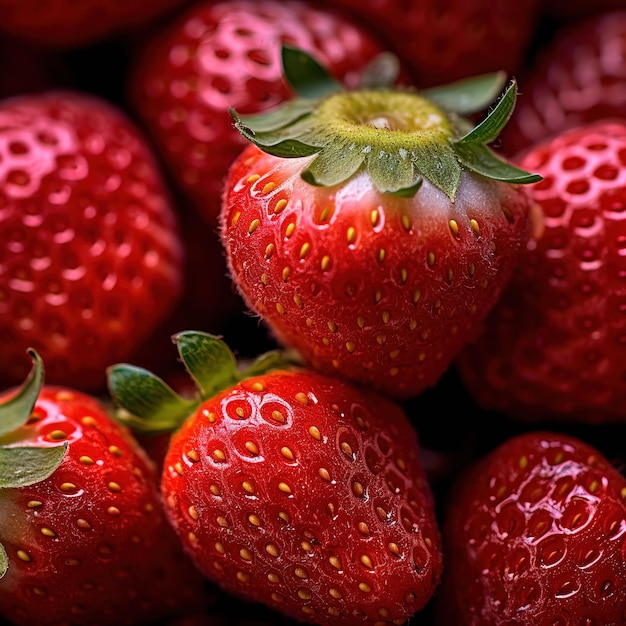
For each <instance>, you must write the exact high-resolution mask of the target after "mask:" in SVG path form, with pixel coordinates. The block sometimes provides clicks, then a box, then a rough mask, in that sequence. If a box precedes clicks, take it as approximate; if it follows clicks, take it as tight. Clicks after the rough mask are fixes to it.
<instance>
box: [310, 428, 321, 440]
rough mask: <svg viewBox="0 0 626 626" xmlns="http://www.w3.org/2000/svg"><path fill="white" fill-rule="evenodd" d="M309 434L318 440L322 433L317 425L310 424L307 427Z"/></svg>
mask: <svg viewBox="0 0 626 626" xmlns="http://www.w3.org/2000/svg"><path fill="white" fill-rule="evenodd" d="M309 435H311V437H313V439H315V440H317V441H319V440H320V439H321V438H322V434H321V433H320V430H319V428H318V427H317V426H311V427H310V428H309Z"/></svg>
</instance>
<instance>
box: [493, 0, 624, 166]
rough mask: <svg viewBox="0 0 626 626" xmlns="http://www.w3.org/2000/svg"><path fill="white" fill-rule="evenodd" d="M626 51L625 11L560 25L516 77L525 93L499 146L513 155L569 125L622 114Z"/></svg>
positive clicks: (577, 124)
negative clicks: (530, 64)
mask: <svg viewBox="0 0 626 626" xmlns="http://www.w3.org/2000/svg"><path fill="white" fill-rule="evenodd" d="M568 4H571V2H570V1H569V0H568ZM625 53H626V11H613V12H607V13H604V14H601V15H598V16H596V17H593V18H592V17H590V18H588V19H586V20H582V21H579V22H576V23H574V24H569V25H567V26H564V27H562V28H560V29H558V30H557V31H556V34H555V35H554V37H553V38H552V39H550V40H549V41H548V42H547V43H545V44H544V46H543V47H542V48H541V49H540V52H539V53H538V57H537V61H536V63H533V65H532V66H530V67H529V68H527V70H526V71H525V72H524V75H523V76H522V77H521V78H520V85H521V86H522V92H523V95H522V97H520V99H519V104H518V106H517V108H516V109H515V113H514V114H513V116H512V118H511V122H510V123H509V125H508V126H507V127H506V128H505V130H504V131H503V133H502V150H504V151H505V152H506V153H507V154H509V155H513V156H514V155H516V154H517V153H520V152H522V151H523V150H526V149H528V148H530V147H532V146H533V145H534V144H536V143H539V142H540V141H543V140H544V139H545V138H546V137H551V136H554V135H556V134H558V133H559V132H561V131H563V130H566V129H567V128H572V127H574V126H579V125H581V124H586V123H589V122H592V121H595V120H598V119H602V118H611V117H618V118H624V117H626V114H625V113H624V111H625V107H626V65H625V64H624V62H623V59H624V54H625Z"/></svg>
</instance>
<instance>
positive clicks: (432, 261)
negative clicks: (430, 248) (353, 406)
mask: <svg viewBox="0 0 626 626" xmlns="http://www.w3.org/2000/svg"><path fill="white" fill-rule="evenodd" d="M426 262H427V263H428V266H429V267H432V266H433V265H434V264H435V253H434V252H429V253H428V255H427V257H426Z"/></svg>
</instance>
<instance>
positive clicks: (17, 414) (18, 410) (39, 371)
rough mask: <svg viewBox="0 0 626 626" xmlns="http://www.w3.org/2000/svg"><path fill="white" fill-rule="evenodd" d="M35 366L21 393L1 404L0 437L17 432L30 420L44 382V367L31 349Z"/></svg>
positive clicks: (37, 355)
mask: <svg viewBox="0 0 626 626" xmlns="http://www.w3.org/2000/svg"><path fill="white" fill-rule="evenodd" d="M28 354H29V355H30V357H31V359H32V361H33V365H32V367H31V370H30V372H29V374H28V377H27V378H26V380H25V381H24V383H23V384H22V386H21V387H20V389H19V391H18V392H17V393H16V394H15V395H13V396H12V397H11V398H10V399H9V400H8V401H7V402H5V403H4V404H0V436H2V435H6V434H7V433H11V432H13V431H14V430H17V429H18V428H20V427H21V426H23V425H24V424H26V422H27V421H28V419H29V418H30V416H31V414H32V412H33V409H34V407H35V403H36V402H37V398H38V397H39V393H40V391H41V387H42V385H43V382H44V366H43V361H42V360H41V357H40V356H39V354H37V352H36V351H35V350H32V349H29V350H28Z"/></svg>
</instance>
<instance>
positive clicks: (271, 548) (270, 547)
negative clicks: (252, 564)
mask: <svg viewBox="0 0 626 626" xmlns="http://www.w3.org/2000/svg"><path fill="white" fill-rule="evenodd" d="M265 551H266V552H267V553H268V554H270V555H271V556H278V555H279V551H278V546H277V545H276V544H275V543H268V544H267V545H266V546H265Z"/></svg>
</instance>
